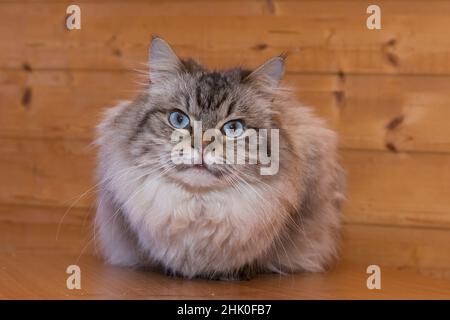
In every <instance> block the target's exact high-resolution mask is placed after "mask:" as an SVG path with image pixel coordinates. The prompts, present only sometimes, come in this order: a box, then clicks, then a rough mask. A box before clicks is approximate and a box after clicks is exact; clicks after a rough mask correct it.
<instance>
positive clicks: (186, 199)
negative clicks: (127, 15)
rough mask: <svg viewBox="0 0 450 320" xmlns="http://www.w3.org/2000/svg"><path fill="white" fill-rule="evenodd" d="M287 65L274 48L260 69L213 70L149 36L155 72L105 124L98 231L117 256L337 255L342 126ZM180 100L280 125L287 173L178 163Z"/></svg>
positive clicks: (312, 259)
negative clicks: (305, 98) (303, 95)
mask: <svg viewBox="0 0 450 320" xmlns="http://www.w3.org/2000/svg"><path fill="white" fill-rule="evenodd" d="M283 65H284V59H283V58H282V57H277V58H274V59H271V60H269V61H268V62H267V63H265V64H264V65H263V66H261V67H260V68H258V69H257V70H256V71H254V72H253V73H252V72H250V71H247V70H241V69H232V70H228V71H209V70H207V69H205V68H204V67H203V66H201V65H200V64H198V63H197V62H195V61H192V60H180V59H179V58H177V57H176V55H175V54H174V53H173V51H172V50H171V48H170V47H169V46H168V45H167V43H165V42H164V41H163V40H161V39H159V38H156V39H154V40H153V41H152V45H151V49H150V79H151V83H150V84H149V86H148V87H147V88H145V90H144V91H143V92H142V93H141V94H140V95H139V96H138V97H137V98H136V99H135V100H134V101H131V102H124V103H121V104H119V105H118V106H116V107H114V108H112V109H110V110H108V112H107V113H106V116H105V118H104V120H103V122H102V123H101V124H100V126H99V138H98V144H99V146H100V153H99V162H98V179H99V183H100V192H99V201H98V209H97V215H96V230H97V239H98V240H100V247H101V249H102V253H103V255H104V257H105V258H106V260H107V261H108V262H109V263H111V264H114V265H121V266H150V265H156V266H161V267H162V268H163V269H164V270H166V271H167V272H168V273H170V274H176V275H181V276H185V277H188V278H192V277H196V276H199V277H207V278H220V279H240V278H242V277H245V278H246V277H250V276H251V275H253V274H254V273H255V272H268V271H269V272H278V273H284V272H296V271H312V272H316V271H323V270H325V269H326V268H327V267H328V266H329V265H330V263H332V262H333V261H334V259H335V258H336V256H337V251H338V238H339V236H338V235H339V227H340V216H341V214H340V204H341V201H342V200H343V199H344V195H345V183H344V180H345V179H344V174H343V172H342V170H341V168H340V166H339V165H338V162H337V160H336V143H337V141H336V140H337V139H336V135H335V134H334V133H333V132H332V131H330V130H329V129H327V128H325V126H324V124H323V122H322V121H321V120H320V119H318V118H317V117H315V116H314V115H313V114H312V113H311V111H310V110H309V109H308V108H306V107H304V106H302V105H301V104H299V103H297V102H296V101H295V99H294V98H293V97H292V95H291V93H290V91H289V90H285V89H282V88H280V87H279V80H280V78H281V76H282V74H283ZM181 108H184V109H182V110H185V111H186V113H188V114H189V115H190V116H192V117H193V118H196V119H198V120H202V121H203V124H204V126H205V127H215V126H217V125H218V124H220V123H223V120H224V119H225V118H230V116H231V118H233V117H235V116H239V117H240V118H243V119H244V120H245V122H246V124H247V125H248V127H252V128H279V129H280V168H279V172H278V173H277V174H275V175H267V176H262V175H260V174H259V171H258V170H257V169H258V167H259V165H250V164H248V165H226V166H228V167H229V168H228V171H227V172H228V173H224V172H223V171H221V170H220V169H215V168H214V167H210V168H209V169H210V171H208V170H195V169H186V168H178V167H176V166H173V165H171V164H170V150H171V149H172V147H173V144H172V143H171V142H170V135H171V133H172V131H173V129H172V128H171V127H170V125H169V124H168V123H167V117H168V113H169V112H170V111H172V110H173V109H181ZM231 171H232V172H234V173H229V172H231ZM238 177H240V178H238Z"/></svg>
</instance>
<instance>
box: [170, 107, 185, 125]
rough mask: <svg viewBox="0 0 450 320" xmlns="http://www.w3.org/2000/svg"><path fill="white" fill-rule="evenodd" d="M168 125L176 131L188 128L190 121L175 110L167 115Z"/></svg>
mask: <svg viewBox="0 0 450 320" xmlns="http://www.w3.org/2000/svg"><path fill="white" fill-rule="evenodd" d="M169 123H170V124H171V125H172V126H173V127H174V128H176V129H186V128H187V127H188V126H189V123H190V120H189V117H188V116H187V115H185V114H184V113H183V112H181V111H179V110H175V111H172V112H171V113H170V115H169Z"/></svg>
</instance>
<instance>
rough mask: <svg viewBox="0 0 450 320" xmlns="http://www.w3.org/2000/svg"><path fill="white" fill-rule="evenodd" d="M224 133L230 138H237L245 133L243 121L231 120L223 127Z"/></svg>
mask: <svg viewBox="0 0 450 320" xmlns="http://www.w3.org/2000/svg"><path fill="white" fill-rule="evenodd" d="M223 131H224V132H225V135H226V136H227V137H228V138H237V137H239V136H241V135H242V134H243V133H244V131H245V127H244V124H243V123H242V121H240V120H231V121H228V122H227V123H225V124H224V125H223Z"/></svg>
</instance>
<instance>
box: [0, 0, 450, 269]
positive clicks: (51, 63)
mask: <svg viewBox="0 0 450 320" xmlns="http://www.w3.org/2000/svg"><path fill="white" fill-rule="evenodd" d="M68 4H70V3H69V2H66V1H50V0H48V1H13V2H11V1H0V16H1V20H0V181H1V183H0V241H1V243H0V245H1V248H0V250H33V249H32V248H33V247H39V248H40V249H42V250H49V251H55V250H73V251H74V252H80V248H83V247H84V245H85V244H86V243H87V242H88V241H87V239H89V234H88V233H87V231H86V230H88V228H87V226H89V221H90V216H91V215H92V210H91V208H92V205H93V203H94V199H95V194H94V193H92V192H88V193H87V194H85V192H86V191H87V190H89V188H90V187H92V186H93V179H92V176H93V166H94V157H95V149H94V148H93V147H92V146H91V142H92V139H93V127H94V126H95V124H96V123H97V122H98V119H99V114H100V112H101V110H103V109H104V108H106V107H108V106H111V105H113V104H114V103H115V102H116V101H118V100H120V99H128V98H131V97H133V95H134V94H135V92H136V90H137V89H138V88H139V84H138V82H142V81H145V75H142V74H139V73H138V72H137V71H135V70H140V71H146V68H145V62H146V59H147V48H148V44H149V40H150V37H151V35H152V34H156V35H160V36H162V37H164V38H165V39H166V40H167V41H169V42H170V43H171V44H172V45H173V47H174V49H175V50H176V52H177V53H178V54H180V55H181V56H185V57H187V56H190V57H194V58H197V59H199V60H200V61H202V62H204V63H206V64H207V65H209V66H214V67H227V66H233V65H235V64H243V65H246V66H249V67H255V66H257V65H258V64H260V63H262V62H263V61H264V60H265V59H266V58H269V57H271V56H274V55H278V54H279V53H281V52H288V54H289V58H288V62H287V75H286V83H288V84H291V85H292V86H293V87H294V88H295V89H296V90H297V92H298V96H299V98H300V99H301V100H302V101H303V102H304V103H306V104H308V105H311V106H314V107H315V108H316V110H317V113H318V114H320V115H322V116H323V117H324V118H326V119H327V120H328V123H329V125H330V126H331V127H332V128H334V129H336V130H337V131H338V132H339V134H340V137H341V155H342V159H343V163H344V166H345V168H346V170H347V172H348V181H349V201H348V203H347V205H346V206H345V228H344V248H343V251H344V259H346V260H351V261H355V262H361V263H367V264H379V265H383V264H388V265H394V266H398V267H407V268H419V269H420V270H422V271H425V272H432V273H434V274H438V275H444V276H445V275H447V276H448V275H449V273H450V271H449V270H450V37H449V34H448V33H449V32H448V31H449V29H450V1H377V4H378V5H379V6H380V7H381V10H382V30H368V29H367V28H366V18H367V16H368V15H367V14H366V8H367V6H368V5H369V4H371V2H370V3H369V2H367V1H358V0H349V1H277V0H275V1H259V0H249V1H225V0H221V1H207V0H195V1H181V0H179V1H170V2H166V1H149V2H145V1H138V0H134V1H127V2H126V4H125V3H124V2H120V1H101V0H99V1H77V4H79V5H80V7H81V15H82V25H81V26H82V28H81V30H74V31H67V30H66V29H65V26H64V23H65V11H66V8H67V6H68ZM69 207H70V210H68V208H69ZM65 213H67V214H65ZM64 214H65V217H64V220H63V224H62V227H61V230H60V231H61V232H60V237H59V238H58V241H55V235H56V230H57V227H55V226H57V225H58V223H59V222H60V221H61V217H62V216H63V215H64ZM36 230H38V231H37V234H36ZM80 230H81V231H80Z"/></svg>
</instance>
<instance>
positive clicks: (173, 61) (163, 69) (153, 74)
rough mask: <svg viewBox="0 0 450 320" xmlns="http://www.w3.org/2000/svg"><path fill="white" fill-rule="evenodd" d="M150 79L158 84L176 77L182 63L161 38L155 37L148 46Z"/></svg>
mask: <svg viewBox="0 0 450 320" xmlns="http://www.w3.org/2000/svg"><path fill="white" fill-rule="evenodd" d="M149 65H150V79H151V82H152V83H158V82H161V81H164V80H167V79H170V78H171V77H173V76H176V75H177V74H178V73H179V72H180V70H181V68H182V63H181V61H180V59H179V58H178V57H177V55H176V54H175V52H173V50H172V48H171V47H170V46H169V44H168V43H167V42H166V41H164V40H163V39H161V38H158V37H155V38H153V39H152V43H151V45H150V58H149Z"/></svg>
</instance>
